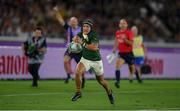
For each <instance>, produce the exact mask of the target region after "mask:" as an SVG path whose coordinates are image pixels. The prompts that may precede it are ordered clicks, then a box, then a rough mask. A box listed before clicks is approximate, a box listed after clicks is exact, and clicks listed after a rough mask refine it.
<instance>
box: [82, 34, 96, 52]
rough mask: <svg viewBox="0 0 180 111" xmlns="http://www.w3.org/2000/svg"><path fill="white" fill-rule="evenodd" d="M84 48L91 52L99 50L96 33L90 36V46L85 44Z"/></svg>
mask: <svg viewBox="0 0 180 111" xmlns="http://www.w3.org/2000/svg"><path fill="white" fill-rule="evenodd" d="M85 47H86V48H87V49H89V50H92V51H97V50H99V39H98V35H97V34H96V33H94V34H93V35H92V38H91V44H86V45H85Z"/></svg>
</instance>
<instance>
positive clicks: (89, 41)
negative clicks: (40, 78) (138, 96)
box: [71, 19, 114, 104]
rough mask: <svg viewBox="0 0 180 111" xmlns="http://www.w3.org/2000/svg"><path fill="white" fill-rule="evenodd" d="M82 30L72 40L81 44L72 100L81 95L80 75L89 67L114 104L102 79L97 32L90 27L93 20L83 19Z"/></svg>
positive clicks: (105, 82)
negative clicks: (80, 55)
mask: <svg viewBox="0 0 180 111" xmlns="http://www.w3.org/2000/svg"><path fill="white" fill-rule="evenodd" d="M82 28H83V30H82V32H80V33H78V34H77V36H75V37H74V38H73V41H74V42H76V43H80V44H81V45H82V46H83V50H82V57H81V60H80V62H79V63H78V65H77V66H76V76H75V82H76V93H75V95H74V96H73V97H72V98H71V100H72V101H76V100H78V99H79V98H81V96H82V92H81V83H82V80H81V79H82V75H83V73H85V72H86V71H88V70H89V69H91V70H92V71H93V72H94V73H95V75H96V79H97V81H98V82H99V84H100V85H102V86H103V87H104V89H105V90H106V92H107V95H108V98H109V100H110V103H111V104H114V96H113V93H112V90H111V88H110V87H109V85H108V83H107V81H106V80H105V79H104V70H103V63H102V60H101V55H100V51H99V37H98V34H97V33H96V32H95V31H94V30H93V29H92V28H93V22H92V20H90V19H86V20H84V21H83V26H82Z"/></svg>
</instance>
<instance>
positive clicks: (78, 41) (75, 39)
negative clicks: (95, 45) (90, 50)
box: [73, 36, 82, 44]
mask: <svg viewBox="0 0 180 111" xmlns="http://www.w3.org/2000/svg"><path fill="white" fill-rule="evenodd" d="M73 42H75V43H79V44H82V40H81V38H79V37H78V36H75V37H73Z"/></svg>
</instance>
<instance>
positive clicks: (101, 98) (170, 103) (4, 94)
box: [0, 80, 180, 110]
mask: <svg viewBox="0 0 180 111" xmlns="http://www.w3.org/2000/svg"><path fill="white" fill-rule="evenodd" d="M109 83H110V86H111V88H112V89H113V92H114V94H115V99H116V101H115V105H111V104H110V103H109V100H108V97H107V95H106V93H105V90H104V89H103V88H102V87H101V86H100V85H99V84H98V83H97V81H95V80H87V81H86V87H85V88H84V89H83V93H82V94H83V95H82V98H80V99H79V100H78V101H76V102H72V101H71V100H70V98H71V96H72V95H73V94H74V91H75V85H74V81H71V82H70V83H69V84H64V81H62V80H42V81H39V87H38V88H33V87H31V86H30V85H31V81H30V80H27V81H4V80H2V81H0V109H1V110H2V109H4V110H10V109H16V110H31V109H33V110H49V109H51V110H59V109H62V110H66V109H67V110H72V109H83V110H91V109H96V110H98V109H101V110H104V109H106V110H115V109H134V110H141V109H142V110H146V109H149V110H150V109H160V110H164V109H169V110H173V109H176V110H180V81H179V80H145V81H144V83H143V84H138V83H137V81H134V82H133V83H129V81H127V80H122V82H121V87H120V89H116V88H115V87H114V81H112V80H109Z"/></svg>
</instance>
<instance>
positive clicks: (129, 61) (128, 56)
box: [118, 52, 135, 65]
mask: <svg viewBox="0 0 180 111" xmlns="http://www.w3.org/2000/svg"><path fill="white" fill-rule="evenodd" d="M118 58H122V59H123V60H124V61H125V62H126V63H127V64H128V65H133V64H134V62H135V58H134V54H133V53H132V52H128V53H120V52H119V53H118Z"/></svg>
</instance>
